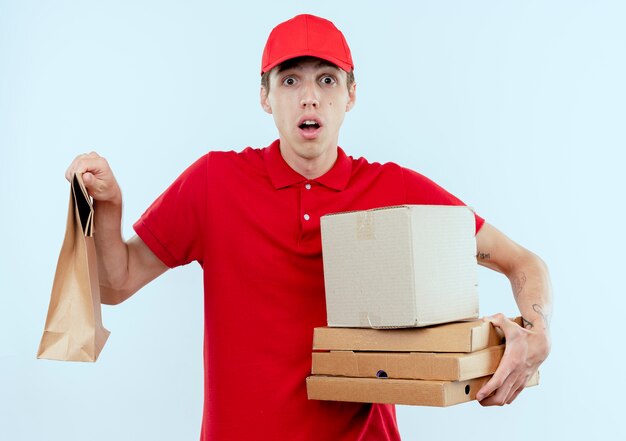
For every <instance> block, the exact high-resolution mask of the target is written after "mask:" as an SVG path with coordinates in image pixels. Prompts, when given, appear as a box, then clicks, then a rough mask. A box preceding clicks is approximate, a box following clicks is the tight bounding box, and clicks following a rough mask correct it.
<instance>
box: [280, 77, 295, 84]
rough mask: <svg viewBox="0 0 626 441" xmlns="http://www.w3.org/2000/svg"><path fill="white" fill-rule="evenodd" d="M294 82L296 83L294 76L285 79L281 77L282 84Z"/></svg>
mask: <svg viewBox="0 0 626 441" xmlns="http://www.w3.org/2000/svg"><path fill="white" fill-rule="evenodd" d="M294 84H296V79H295V78H294V77H285V79H283V86H293V85H294Z"/></svg>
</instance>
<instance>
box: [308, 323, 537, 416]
mask: <svg viewBox="0 0 626 441" xmlns="http://www.w3.org/2000/svg"><path fill="white" fill-rule="evenodd" d="M504 347H505V346H504V342H503V339H502V335H501V333H500V331H499V330H498V329H496V328H494V327H493V325H492V324H491V323H489V322H486V321H483V320H471V321H465V322H457V323H449V324H443V325H437V326H429V327H424V328H412V329H359V328H332V327H322V328H316V329H315V331H314V338H313V351H314V352H313V365H312V375H311V376H310V377H309V378H307V389H308V394H309V399H316V400H332V401H356V402H364V403H393V404H412V405H423V406H450V405H453V404H459V403H463V402H466V401H471V400H474V399H475V397H476V393H477V392H478V390H479V389H480V388H481V387H482V385H483V384H485V383H486V382H487V381H488V380H489V378H491V374H493V373H494V372H495V370H496V368H497V367H498V364H499V362H500V358H501V357H502V354H503V353H504ZM537 381H538V376H535V377H533V378H531V379H530V381H529V383H528V385H535V384H537Z"/></svg>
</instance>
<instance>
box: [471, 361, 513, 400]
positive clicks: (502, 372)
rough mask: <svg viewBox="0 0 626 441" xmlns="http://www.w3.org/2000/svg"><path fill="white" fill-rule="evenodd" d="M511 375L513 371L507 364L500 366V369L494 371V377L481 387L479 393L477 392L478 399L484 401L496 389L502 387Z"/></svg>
mask: <svg viewBox="0 0 626 441" xmlns="http://www.w3.org/2000/svg"><path fill="white" fill-rule="evenodd" d="M509 375H511V372H510V371H509V370H508V369H507V367H506V366H502V365H500V366H498V369H496V371H495V372H494V374H493V375H492V377H491V378H490V379H489V381H487V383H485V385H484V386H483V387H481V388H480V390H479V391H478V393H477V394H476V399H477V400H478V401H482V400H484V399H485V398H487V397H489V396H491V395H492V394H493V393H495V392H496V390H498V389H500V388H501V387H502V385H503V384H504V381H505V380H506V379H507V378H508V377H509Z"/></svg>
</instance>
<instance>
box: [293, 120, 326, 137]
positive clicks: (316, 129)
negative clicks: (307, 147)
mask: <svg viewBox="0 0 626 441" xmlns="http://www.w3.org/2000/svg"><path fill="white" fill-rule="evenodd" d="M298 128H299V129H300V133H301V135H302V137H303V138H305V139H309V140H310V139H315V138H316V137H317V135H318V134H319V133H320V130H321V128H322V124H321V122H320V121H319V120H317V119H315V118H304V119H302V120H301V121H300V124H298Z"/></svg>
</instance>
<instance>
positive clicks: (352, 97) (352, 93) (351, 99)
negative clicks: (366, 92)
mask: <svg viewBox="0 0 626 441" xmlns="http://www.w3.org/2000/svg"><path fill="white" fill-rule="evenodd" d="M355 104H356V83H352V85H351V86H350V89H349V90H348V103H347V104H346V112H349V111H350V110H351V109H352V108H353V107H354V105H355Z"/></svg>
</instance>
